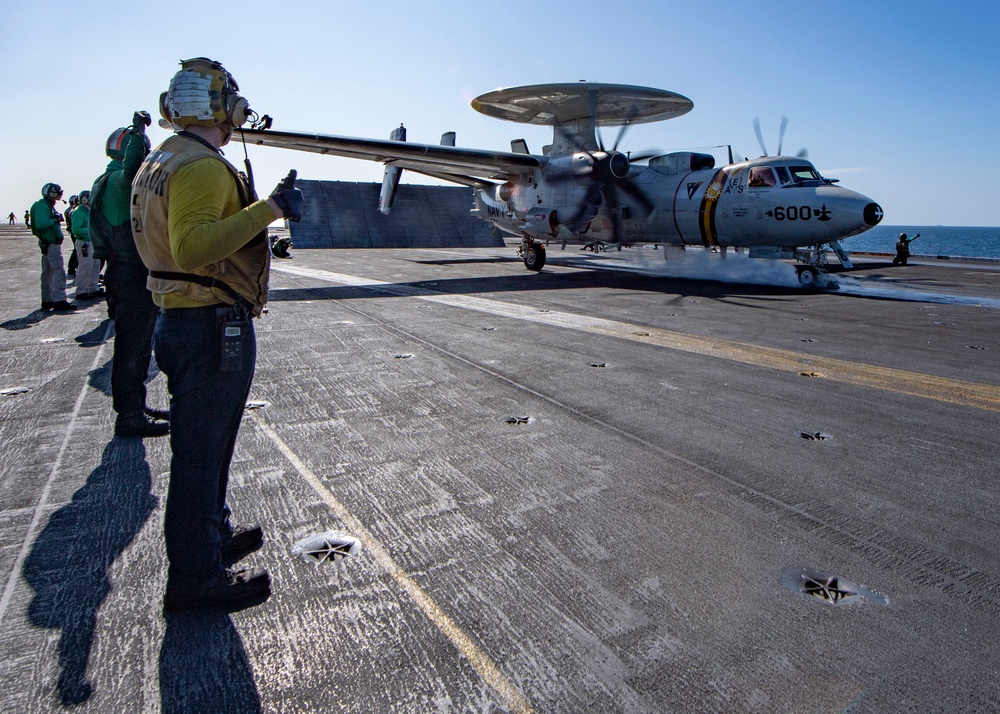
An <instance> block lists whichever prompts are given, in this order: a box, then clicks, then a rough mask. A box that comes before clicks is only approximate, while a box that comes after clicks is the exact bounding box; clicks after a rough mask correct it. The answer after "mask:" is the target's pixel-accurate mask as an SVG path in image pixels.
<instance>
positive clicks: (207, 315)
mask: <svg viewBox="0 0 1000 714" xmlns="http://www.w3.org/2000/svg"><path fill="white" fill-rule="evenodd" d="M220 307H228V308H231V307H232V305H226V304H225V303H222V302H220V303H217V304H215V305H206V306H205V307H161V308H160V314H161V315H163V316H164V317H168V318H171V319H173V318H175V317H180V318H185V319H188V320H215V317H216V315H215V311H216V310H218V309H219V308H220Z"/></svg>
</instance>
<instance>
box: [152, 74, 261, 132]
mask: <svg viewBox="0 0 1000 714" xmlns="http://www.w3.org/2000/svg"><path fill="white" fill-rule="evenodd" d="M239 90H240V88H239V86H238V85H237V84H236V80H235V79H233V75H231V74H229V72H227V71H226V69H225V67H223V66H222V65H221V64H219V63H218V62H216V61H215V60H210V59H208V58H206V57H195V58H194V59H189V60H183V61H182V62H181V69H180V71H179V72H177V74H175V75H174V77H173V79H171V80H170V87H169V88H168V89H167V91H165V92H164V93H163V94H161V95H160V115H161V116H162V117H163V118H164V119H165V120H166V121H167V122H168V123H170V124H173V125H174V126H181V127H183V126H187V125H188V124H198V125H199V126H218V125H220V124H228V125H230V126H234V127H238V126H243V124H245V123H246V120H247V117H248V116H250V104H249V103H248V102H247V100H246V99H244V98H243V97H241V96H240V94H239Z"/></svg>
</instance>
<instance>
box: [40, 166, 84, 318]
mask: <svg viewBox="0 0 1000 714" xmlns="http://www.w3.org/2000/svg"><path fill="white" fill-rule="evenodd" d="M62 195H63V190H62V188H61V187H60V186H59V184H57V183H47V184H45V185H44V186H43V187H42V197H41V198H40V199H38V200H37V201H35V203H34V205H33V206H32V207H31V232H32V233H33V234H34V236H35V237H36V238H37V239H38V249H39V250H40V251H42V309H43V310H56V311H58V312H64V311H67V310H75V309H76V305H72V304H70V303H69V302H67V301H66V267H65V265H63V257H62V242H63V232H62V228H60V225H59V224H60V223H62V222H63V217H62V214H61V213H59V211H57V210H56V201H58V200H59V199H60V198H62Z"/></svg>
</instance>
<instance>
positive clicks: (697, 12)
mask: <svg viewBox="0 0 1000 714" xmlns="http://www.w3.org/2000/svg"><path fill="white" fill-rule="evenodd" d="M0 27H2V28H3V30H4V32H3V35H4V38H3V42H2V44H0V67H2V68H3V71H2V73H0V91H2V95H0V96H2V97H3V111H0V157H2V159H0V161H2V164H0V165H2V172H0V215H4V216H6V215H7V213H8V212H10V211H13V212H14V213H15V215H16V216H17V217H18V219H19V220H20V219H21V217H22V216H23V214H24V211H25V209H27V208H28V207H29V206H30V205H31V204H32V203H33V202H34V201H36V200H37V199H38V198H39V197H40V196H41V188H42V186H43V185H44V184H45V183H47V182H50V181H52V182H55V183H58V184H60V185H61V186H62V187H63V189H64V190H65V197H66V198H68V197H69V196H70V195H71V194H74V193H79V192H80V191H82V190H84V189H86V188H89V187H90V186H91V184H92V183H93V181H94V179H95V178H97V176H99V175H100V174H101V173H102V172H103V170H104V167H105V166H106V164H107V159H106V157H105V155H104V143H105V140H106V139H107V137H108V135H109V134H110V133H111V131H112V130H114V129H115V128H116V127H119V126H122V125H125V124H128V123H130V122H131V119H132V113H133V112H134V111H135V110H138V109H143V110H146V111H149V112H150V114H151V115H153V117H154V126H153V127H152V128H151V129H150V131H149V134H150V138H151V140H152V142H153V145H154V146H155V145H156V144H158V143H159V142H160V141H162V140H163V139H165V138H166V137H167V136H169V133H168V132H167V131H166V130H163V129H160V128H159V127H157V126H156V125H155V120H156V118H157V115H158V111H157V102H158V99H159V95H160V93H161V92H162V91H164V90H166V88H167V85H168V83H169V81H170V78H171V77H172V76H173V74H174V72H176V71H177V70H178V69H179V61H180V60H181V59H186V58H190V57H196V56H207V57H210V58H212V59H216V60H219V61H220V62H222V63H223V65H225V67H226V68H227V69H228V70H229V71H230V72H231V73H232V74H233V75H234V77H235V78H236V80H237V82H238V83H239V85H240V90H241V93H242V94H243V96H245V97H246V98H247V99H248V100H249V101H250V105H251V107H252V108H253V109H254V110H256V111H257V112H259V113H261V114H265V113H266V114H269V115H271V116H272V117H273V118H274V127H275V128H276V129H284V130H289V131H309V132H315V133H325V134H337V135H344V136H360V137H375V138H388V136H389V132H390V131H391V130H392V129H393V128H394V127H396V126H398V125H399V124H400V123H403V124H405V125H406V127H407V135H408V136H407V138H408V139H409V140H410V141H416V142H422V143H437V142H438V141H439V140H440V136H441V134H442V133H443V132H445V131H449V130H453V131H456V132H457V136H458V139H457V145H458V146H463V147H470V148H478V149H495V150H496V149H498V150H509V147H510V141H511V139H516V138H524V139H526V140H527V142H528V148H529V150H531V151H532V152H534V153H541V147H542V145H543V144H547V143H550V141H551V138H552V134H551V129H549V128H548V127H542V126H531V125H520V124H514V123H511V122H505V121H501V120H498V119H493V118H490V117H487V116H485V115H481V114H479V113H478V112H476V111H474V110H473V109H472V108H471V106H470V102H471V101H472V99H473V98H474V97H476V96H478V95H479V94H482V93H485V92H488V91H491V90H494V89H497V88H500V87H512V86H519V85H528V84H542V83H553V82H576V81H578V80H587V81H591V82H608V83H615V84H635V85H640V86H646V87H655V88H659V89H668V90H671V91H674V92H677V93H679V94H682V95H684V96H686V97H688V98H690V99H691V100H692V101H693V102H694V109H693V110H692V111H691V112H689V113H688V114H686V115H685V116H683V117H679V118H677V119H673V120H670V121H667V122H660V123H654V124H645V125H637V126H635V127H632V128H630V129H629V131H628V133H627V134H626V135H625V137H624V139H623V141H622V143H621V145H620V146H619V148H621V149H625V150H632V151H640V150H646V149H650V148H657V149H662V150H664V151H668V150H684V149H692V148H699V149H700V148H705V147H717V146H723V145H726V144H731V145H732V146H733V148H734V150H735V151H736V153H737V154H738V155H741V156H749V157H754V156H758V155H760V154H761V150H760V147H759V145H758V142H757V139H756V136H755V134H754V129H753V120H754V117H760V123H761V128H762V131H763V134H764V141H765V145H766V147H767V149H768V151H769V152H770V153H772V154H773V153H776V150H777V144H778V132H779V126H780V123H781V118H782V116H787V117H788V118H789V124H788V129H787V131H786V133H785V137H784V147H783V149H784V153H788V154H793V153H795V152H797V151H799V149H801V148H807V149H808V152H809V158H810V159H811V160H812V162H813V163H814V164H815V165H816V167H817V168H818V169H819V171H820V173H822V174H823V175H824V176H826V177H829V178H837V179H840V182H841V185H843V186H845V187H847V188H851V189H854V190H856V191H859V192H861V193H863V194H865V195H867V196H869V197H871V198H872V199H874V200H876V201H878V202H879V203H880V204H881V205H882V207H883V209H884V210H885V223H887V224H889V225H952V226H1000V179H992V178H991V177H990V174H989V171H990V170H992V169H993V168H996V167H998V166H1000V139H998V129H997V127H996V122H997V117H1000V53H998V52H997V51H996V50H995V42H996V36H997V29H998V28H1000V4H998V3H996V2H995V1H989V2H986V1H983V2H979V1H978V0H970V1H964V0H954V1H953V2H950V3H940V2H927V1H925V0H910V1H907V2H903V1H902V0H886V1H880V2H870V1H868V0H841V1H840V2H835V3H819V2H802V1H801V0H797V1H784V0H776V1H773V2H770V1H767V0H763V1H761V2H754V3H748V2H745V1H744V2H729V1H716V2H713V1H711V0H707V1H706V2H702V3H691V2H675V0H648V1H647V0H640V1H629V0H620V1H619V2H617V3H607V2H596V1H592V0H573V1H572V2H549V1H547V0H534V1H533V2H524V1H522V0H505V1H504V2H501V3H485V2H483V3H480V2H470V1H469V0H463V1H462V2H452V1H450V0H448V1H446V0H425V1H424V2H420V3H417V2H404V1H403V0H380V1H379V2H357V1H356V2H342V1H341V0H327V1H325V2H317V1H314V0H299V1H298V2H284V3H278V2H258V1H257V0H245V1H244V2H241V3H233V4H226V5H223V4H221V3H205V2H199V3H196V2H192V1H191V0H174V1H173V2H170V3H125V2H109V1H105V0H90V1H89V2H86V3H79V2H62V1H61V0H50V1H49V2H46V3H28V2H26V1H25V0H10V1H9V2H7V3H5V4H4V7H3V9H2V10H0ZM616 132H617V130H616V129H613V128H605V129H604V132H603V133H604V137H605V141H606V142H610V141H611V140H613V137H614V135H615V134H616ZM225 151H226V156H227V158H228V159H230V161H232V162H233V163H234V164H236V165H237V166H240V167H242V161H243V157H244V150H243V148H242V146H240V145H239V144H237V143H236V142H235V141H234V142H233V143H231V144H230V145H229V146H228V147H226V150H225ZM725 152H726V149H725V148H722V149H716V150H715V153H716V155H717V157H719V158H720V159H721V158H724V157H725ZM250 159H251V161H252V163H253V167H254V174H255V176H256V180H257V190H258V193H260V194H262V195H265V194H267V193H270V191H271V189H272V187H273V186H274V185H275V184H276V183H277V182H278V181H279V180H280V179H281V178H282V177H283V176H284V175H285V174H286V173H287V171H288V169H290V168H295V169H297V170H298V172H299V175H300V176H301V177H302V178H307V179H322V180H337V181H374V182H379V181H381V178H382V166H381V165H379V164H376V163H372V162H367V161H358V160H352V159H345V158H336V157H324V156H318V155H312V154H305V153H301V152H292V151H288V150H281V149H273V148H264V147H250ZM403 180H404V182H407V181H408V182H412V183H433V181H431V180H429V179H426V178H423V177H420V176H417V175H414V174H412V173H410V174H404V179H403Z"/></svg>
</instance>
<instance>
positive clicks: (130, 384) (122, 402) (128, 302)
mask: <svg viewBox="0 0 1000 714" xmlns="http://www.w3.org/2000/svg"><path fill="white" fill-rule="evenodd" d="M148 276H149V271H147V270H146V266H144V265H135V264H133V263H123V262H122V261H119V260H111V261H108V269H107V271H106V272H105V274H104V288H105V291H106V292H107V294H108V313H109V314H110V315H111V317H112V319H113V320H114V321H115V350H114V360H113V361H112V363H111V402H112V404H113V405H114V408H115V411H116V412H118V413H119V414H135V413H137V412H141V411H142V409H143V407H145V406H146V375H147V373H148V372H149V363H150V360H151V358H152V354H153V329H154V328H155V327H156V316H157V315H159V313H160V308H158V307H157V306H156V305H155V304H154V303H153V296H152V294H151V293H150V292H149V290H147V289H146V278H147V277H148Z"/></svg>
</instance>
